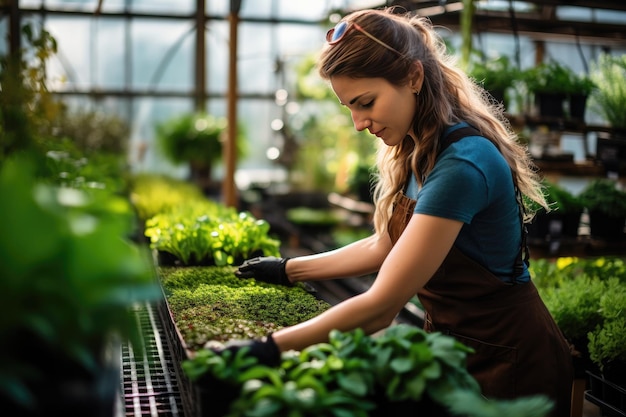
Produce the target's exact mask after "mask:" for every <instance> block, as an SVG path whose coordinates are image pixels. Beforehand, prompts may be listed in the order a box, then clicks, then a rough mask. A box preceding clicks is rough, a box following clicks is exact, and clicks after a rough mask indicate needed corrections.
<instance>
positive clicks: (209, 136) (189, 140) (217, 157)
mask: <svg viewBox="0 0 626 417" xmlns="http://www.w3.org/2000/svg"><path fill="white" fill-rule="evenodd" d="M226 124H227V122H226V119H225V118H222V117H216V116H214V115H211V114H208V113H204V112H194V113H184V114H181V115H178V116H175V117H173V118H171V119H169V120H167V121H165V122H163V123H160V124H158V125H157V126H156V133H157V142H158V143H159V145H160V147H161V149H162V151H163V154H164V155H165V157H167V158H168V159H169V160H170V161H171V162H173V163H175V164H182V163H188V164H189V167H190V176H191V179H192V180H193V181H194V182H195V183H196V184H198V185H199V186H200V188H201V189H202V190H203V191H205V192H210V190H211V189H212V188H213V187H214V184H213V183H212V175H213V168H214V167H215V165H216V164H217V163H218V162H219V161H221V160H222V142H223V140H224V134H225V131H226ZM238 131H239V132H241V129H239V130H238ZM236 149H237V152H238V153H239V155H242V154H243V153H244V149H245V145H244V143H243V135H241V134H240V135H239V137H238V138H237V145H236Z"/></svg>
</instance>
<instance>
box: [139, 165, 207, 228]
mask: <svg viewBox="0 0 626 417" xmlns="http://www.w3.org/2000/svg"><path fill="white" fill-rule="evenodd" d="M130 189H131V193H130V199H131V202H132V203H133V206H134V207H135V210H136V211H137V215H138V216H139V219H140V220H142V221H143V222H145V221H146V220H148V219H149V218H151V217H154V216H156V215H157V214H162V213H169V212H171V211H175V210H177V209H179V208H180V207H182V206H185V205H186V204H189V203H190V202H192V203H195V202H198V201H205V200H206V197H205V196H204V194H202V191H201V190H200V188H199V187H197V186H196V185H195V184H192V183H190V182H188V181H182V180H179V179H176V178H172V177H169V176H166V175H159V174H149V173H141V174H136V175H134V176H133V177H132V178H131V179H130ZM207 204H211V203H207Z"/></svg>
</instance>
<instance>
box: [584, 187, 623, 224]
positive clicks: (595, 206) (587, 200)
mask: <svg viewBox="0 0 626 417" xmlns="http://www.w3.org/2000/svg"><path fill="white" fill-rule="evenodd" d="M579 198H580V199H581V201H582V202H583V204H584V205H585V207H587V209H588V210H589V212H596V211H597V212H600V213H604V214H605V215H606V216H609V217H624V216H626V192H624V191H622V190H620V189H619V188H618V183H617V181H615V180H611V179H608V178H597V179H594V180H592V181H590V182H589V183H588V184H587V185H586V186H585V188H584V189H583V190H582V192H581V193H580V195H579Z"/></svg>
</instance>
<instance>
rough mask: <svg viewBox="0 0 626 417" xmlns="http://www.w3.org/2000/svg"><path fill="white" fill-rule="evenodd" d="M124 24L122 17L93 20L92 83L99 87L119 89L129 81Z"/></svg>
mask: <svg viewBox="0 0 626 417" xmlns="http://www.w3.org/2000/svg"><path fill="white" fill-rule="evenodd" d="M105 3H106V2H105ZM126 25H127V23H126V22H125V21H124V20H122V19H96V20H95V21H94V24H93V35H94V37H95V57H96V58H95V63H94V66H95V70H94V80H93V83H94V84H95V85H97V86H99V87H103V88H114V89H121V88H123V87H124V86H127V85H128V83H129V82H130V79H129V77H130V75H129V74H127V70H128V64H129V63H128V62H127V59H126V48H127V45H126V41H125V39H126V33H127V30H126Z"/></svg>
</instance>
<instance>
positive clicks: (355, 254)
mask: <svg viewBox="0 0 626 417" xmlns="http://www.w3.org/2000/svg"><path fill="white" fill-rule="evenodd" d="M390 250H391V241H390V240H389V236H387V235H385V236H382V237H378V236H376V235H372V236H370V237H367V238H364V239H361V240H358V241H356V242H354V243H351V244H349V245H346V246H344V247H342V248H339V249H335V250H332V251H328V252H323V253H319V254H315V255H307V256H299V257H297V258H293V259H289V260H288V261H287V264H286V266H285V268H286V269H285V272H286V273H287V276H288V277H289V281H291V282H297V281H319V280H324V279H334V278H346V277H355V276H362V275H366V274H371V273H374V272H376V271H378V270H379V269H380V266H381V265H382V263H383V261H384V260H385V257H386V256H387V255H388V254H389V251H390Z"/></svg>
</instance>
